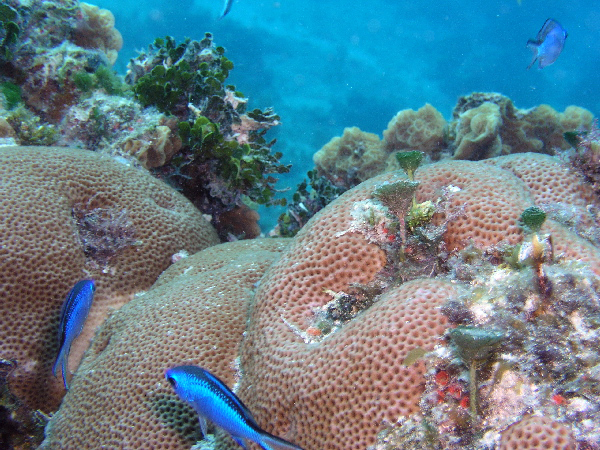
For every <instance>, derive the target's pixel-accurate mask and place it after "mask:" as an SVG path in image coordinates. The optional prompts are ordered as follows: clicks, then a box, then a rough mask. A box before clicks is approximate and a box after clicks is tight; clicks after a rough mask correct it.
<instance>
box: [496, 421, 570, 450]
mask: <svg viewBox="0 0 600 450" xmlns="http://www.w3.org/2000/svg"><path fill="white" fill-rule="evenodd" d="M576 448H577V442H576V441H575V439H574V438H573V434H572V433H571V431H569V429H568V428H567V427H565V426H564V425H561V424H560V423H557V422H555V421H553V420H552V419H549V418H547V417H543V416H526V417H524V418H523V419H522V420H521V421H520V422H517V423H515V424H514V425H511V426H510V427H509V428H508V429H507V430H506V431H504V432H503V433H502V442H501V443H500V447H499V450H521V449H522V450H575V449H576Z"/></svg>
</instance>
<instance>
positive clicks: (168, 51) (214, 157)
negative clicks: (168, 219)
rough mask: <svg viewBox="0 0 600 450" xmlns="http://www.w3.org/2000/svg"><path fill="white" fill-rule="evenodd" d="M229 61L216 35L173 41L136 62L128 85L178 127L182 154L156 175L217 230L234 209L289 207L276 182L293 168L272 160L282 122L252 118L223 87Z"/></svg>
mask: <svg viewBox="0 0 600 450" xmlns="http://www.w3.org/2000/svg"><path fill="white" fill-rule="evenodd" d="M224 53H225V49H224V48H223V47H218V46H215V45H214V44H213V38H212V35H211V34H210V33H206V34H205V37H204V39H202V40H200V41H195V40H190V39H186V40H185V41H184V42H182V43H180V44H177V43H176V42H175V40H174V39H173V38H172V37H169V36H167V37H166V38H164V39H156V40H155V41H154V43H153V44H152V45H150V47H149V49H148V51H147V52H144V53H142V54H140V55H139V56H138V57H137V58H135V59H132V60H131V62H130V64H129V66H128V68H129V71H128V74H127V77H126V81H127V82H128V83H130V84H131V85H132V86H133V92H134V94H135V97H136V99H137V100H138V101H139V102H140V103H141V104H142V105H143V106H144V107H155V108H157V109H158V110H159V111H160V112H162V113H164V114H167V115H173V116H175V117H176V118H177V120H178V125H177V128H178V130H179V135H180V137H181V140H182V143H183V145H182V148H181V150H180V152H179V153H178V154H177V155H175V156H174V157H173V159H172V160H171V162H170V163H169V164H167V165H165V166H162V167H160V168H157V169H155V174H157V175H158V176H159V177H161V178H163V179H165V180H166V181H167V182H169V183H170V184H171V185H172V186H174V187H175V188H176V189H178V190H180V191H182V193H183V194H184V195H185V196H186V197H188V198H189V199H190V200H192V201H193V202H194V204H196V206H197V207H199V208H200V209H201V210H202V211H203V212H205V213H208V214H213V215H215V216H216V220H215V222H216V223H215V225H216V226H217V228H219V215H221V214H224V213H226V212H228V211H231V210H233V209H235V208H240V207H242V206H244V205H252V204H253V203H258V204H261V205H274V204H280V205H283V204H285V199H275V193H276V190H275V187H274V184H275V182H276V181H277V179H276V178H275V177H273V176H272V174H275V173H280V174H281V173H286V172H288V171H289V167H290V166H287V165H283V164H281V163H280V162H279V160H280V159H281V156H282V154H281V153H279V152H275V153H272V152H271V148H272V147H273V145H274V144H275V140H272V141H270V142H267V140H266V139H265V134H266V132H267V130H268V129H269V128H271V127H273V126H276V125H278V124H279V123H280V122H279V116H277V115H276V114H274V112H273V111H272V110H271V109H270V108H268V109H266V110H264V111H261V110H259V109H255V110H253V111H251V112H248V113H246V104H247V101H248V100H247V99H246V98H244V97H243V95H242V93H241V92H238V91H236V90H235V86H232V85H226V84H225V82H226V80H227V77H228V76H229V72H230V71H231V70H232V69H233V63H232V62H231V61H230V60H229V59H227V58H226V57H225V56H224Z"/></svg>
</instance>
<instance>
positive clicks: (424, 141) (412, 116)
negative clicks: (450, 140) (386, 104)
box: [383, 103, 448, 160]
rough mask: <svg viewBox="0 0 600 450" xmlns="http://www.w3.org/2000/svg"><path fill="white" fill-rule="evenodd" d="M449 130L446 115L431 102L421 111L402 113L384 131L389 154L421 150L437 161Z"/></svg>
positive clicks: (420, 109) (408, 110) (403, 111)
mask: <svg viewBox="0 0 600 450" xmlns="http://www.w3.org/2000/svg"><path fill="white" fill-rule="evenodd" d="M447 127H448V125H447V123H446V120H445V119H444V117H443V116H442V114H441V113H440V112H439V111H438V110H437V109H435V108H434V107H433V106H431V105H430V104H429V103H427V104H426V105H425V106H423V107H422V108H419V109H418V110H417V111H414V110H412V109H405V110H402V111H400V112H398V114H396V115H395V116H394V118H393V119H392V120H391V121H390V123H389V124H388V127H387V129H386V130H385V131H384V132H383V140H384V141H385V148H386V150H387V152H388V153H393V152H397V151H402V150H403V151H406V150H419V151H421V152H423V153H425V154H427V155H428V156H429V157H430V158H431V159H433V160H437V159H439V157H440V152H441V151H442V149H443V148H444V145H445V144H446V136H447V131H446V129H447Z"/></svg>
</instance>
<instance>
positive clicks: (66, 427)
mask: <svg viewBox="0 0 600 450" xmlns="http://www.w3.org/2000/svg"><path fill="white" fill-rule="evenodd" d="M288 244H289V242H288V240H286V239H257V240H251V241H238V242H233V243H227V244H222V245H219V246H216V247H210V248H208V249H206V250H204V251H202V252H199V253H197V254H195V255H193V256H190V257H187V258H183V259H182V260H180V261H179V262H177V263H176V264H174V265H172V266H171V267H169V269H167V270H166V271H165V272H164V273H163V274H162V275H161V276H160V278H159V279H158V281H157V282H156V283H155V285H154V286H153V287H152V288H151V289H150V290H148V291H147V292H146V293H144V294H142V295H138V296H136V298H135V299H133V300H132V301H131V302H129V303H128V304H127V305H125V306H124V307H123V308H121V309H120V310H119V311H118V312H116V313H115V314H113V315H112V316H111V317H110V319H108V320H107V321H106V322H105V323H104V325H102V327H100V329H99V331H98V334H97V336H96V338H95V339H94V343H93V345H92V347H91V348H90V350H89V351H88V352H87V353H86V355H85V357H84V359H83V360H82V362H81V366H80V368H79V370H78V372H77V375H76V376H75V378H74V379H73V383H72V386H71V389H70V390H69V393H68V394H67V396H66V397H65V400H64V402H63V405H62V406H61V409H60V410H59V412H58V413H56V414H55V415H54V416H53V417H52V420H51V421H50V424H49V426H48V428H47V430H46V435H47V438H46V440H45V441H44V443H43V445H42V446H41V448H42V449H55V448H65V449H66V448H75V447H76V448H78V449H92V448H98V447H100V446H106V447H111V446H118V447H125V448H142V447H150V448H159V447H160V448H164V449H182V450H183V449H189V448H190V446H192V445H193V444H194V443H196V441H197V440H199V439H200V438H201V436H202V435H201V433H200V428H199V427H198V419H197V415H196V413H195V412H194V411H193V410H192V409H191V408H190V407H189V406H187V405H186V404H184V403H182V402H181V401H180V400H179V399H178V398H177V396H176V395H175V394H174V393H173V391H172V389H171V388H170V386H169V384H168V383H167V382H166V381H165V379H164V371H165V370H166V369H168V368H170V367H173V366H175V365H180V364H182V363H184V362H185V363H186V364H198V365H201V366H203V367H205V368H207V369H209V370H210V371H212V372H213V373H215V374H217V375H218V376H219V377H220V378H221V379H222V380H224V381H225V382H226V383H227V384H229V385H230V386H233V385H234V384H235V383H236V382H237V381H238V379H239V377H240V370H239V361H238V348H239V345H240V342H241V340H242V336H243V333H244V329H245V322H246V310H247V308H248V302H249V301H250V299H251V298H252V296H253V285H254V283H256V282H257V281H258V280H259V279H260V277H261V276H262V275H263V273H264V271H265V270H266V268H267V267H269V266H270V265H271V263H272V262H273V261H274V260H276V259H277V258H278V256H279V254H280V253H281V252H282V251H283V250H284V249H285V247H286V246H287V245H288ZM122 355H127V357H126V358H123V357H122ZM132 377H133V378H135V382H134V383H135V386H134V385H132V384H131V383H132V380H133V378H132Z"/></svg>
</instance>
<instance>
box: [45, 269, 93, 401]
mask: <svg viewBox="0 0 600 450" xmlns="http://www.w3.org/2000/svg"><path fill="white" fill-rule="evenodd" d="M95 291H96V284H95V283H94V280H81V281H78V282H77V283H76V284H75V286H73V289H71V290H70V291H69V294H68V295H67V298H66V299H65V302H64V303H63V306H62V310H61V312H60V325H59V327H58V344H59V347H60V350H59V352H58V357H57V358H56V362H55V363H54V366H53V367H52V374H53V375H54V376H56V371H57V369H58V366H59V365H60V366H61V368H62V378H63V383H64V384H65V389H66V390H69V385H68V384H67V362H68V359H69V352H70V351H71V344H72V343H73V341H74V340H75V338H76V337H77V336H79V334H80V333H81V330H83V324H84V323H85V319H87V316H88V313H89V312H90V307H91V306H92V300H93V299H94V292H95Z"/></svg>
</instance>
